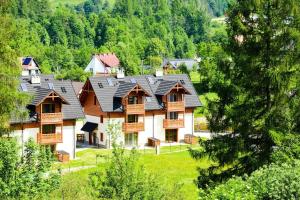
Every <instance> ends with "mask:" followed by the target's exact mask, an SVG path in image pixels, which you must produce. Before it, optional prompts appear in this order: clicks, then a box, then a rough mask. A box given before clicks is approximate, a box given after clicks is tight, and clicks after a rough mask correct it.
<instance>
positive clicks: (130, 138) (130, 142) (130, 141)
mask: <svg viewBox="0 0 300 200" xmlns="http://www.w3.org/2000/svg"><path fill="white" fill-rule="evenodd" d="M137 144H138V134H137V133H126V134H125V146H137Z"/></svg>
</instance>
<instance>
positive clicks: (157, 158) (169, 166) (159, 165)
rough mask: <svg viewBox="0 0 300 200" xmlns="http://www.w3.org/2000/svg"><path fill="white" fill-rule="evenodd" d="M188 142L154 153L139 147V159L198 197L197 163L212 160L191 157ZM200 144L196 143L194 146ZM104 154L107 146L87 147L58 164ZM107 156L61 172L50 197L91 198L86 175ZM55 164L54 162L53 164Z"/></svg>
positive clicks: (167, 182) (166, 180)
mask: <svg viewBox="0 0 300 200" xmlns="http://www.w3.org/2000/svg"><path fill="white" fill-rule="evenodd" d="M186 148H187V146H181V147H180V146H172V148H171V150H170V148H169V147H162V148H161V154H160V155H156V154H154V150H153V149H151V150H145V151H144V150H140V155H141V156H140V160H139V162H140V163H141V164H142V165H144V166H145V168H146V169H147V170H148V171H151V172H152V173H155V174H156V175H157V176H158V178H159V180H160V181H161V182H162V183H164V184H165V185H167V186H170V187H171V186H173V185H174V184H176V183H178V184H182V189H181V190H182V191H181V192H182V193H183V195H184V197H185V199H187V200H189V199H197V196H198V193H197V188H196V186H195V184H194V183H193V180H195V179H196V178H197V175H198V172H197V167H201V168H207V167H209V165H210V164H211V163H210V162H209V160H208V159H203V160H200V161H196V160H194V159H192V158H191V157H190V155H189V152H188V151H185V149H186ZM193 148H199V147H196V146H195V147H193ZM97 154H98V155H99V154H100V155H104V156H107V155H109V154H110V151H109V150H106V149H88V150H84V151H81V152H78V153H77V157H78V159H77V160H74V161H71V162H70V163H69V164H60V165H61V166H62V167H64V168H67V167H68V166H70V167H75V166H81V165H82V164H84V165H95V164H96V155H97ZM108 159H109V158H108V157H105V158H98V162H97V168H96V167H93V168H90V169H84V170H80V171H77V172H71V173H68V174H65V175H63V177H62V180H63V182H62V186H61V188H60V189H58V190H56V191H54V192H53V193H51V194H50V198H51V199H61V198H62V194H64V199H76V200H78V199H92V197H90V193H89V191H90V190H91V188H90V187H89V185H88V175H89V173H91V172H93V171H94V170H103V169H104V168H105V166H106V163H107V161H108ZM56 167H57V166H56Z"/></svg>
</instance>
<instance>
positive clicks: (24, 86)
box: [21, 83, 28, 92]
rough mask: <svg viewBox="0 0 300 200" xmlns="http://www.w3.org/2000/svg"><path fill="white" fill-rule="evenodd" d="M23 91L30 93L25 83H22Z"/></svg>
mask: <svg viewBox="0 0 300 200" xmlns="http://www.w3.org/2000/svg"><path fill="white" fill-rule="evenodd" d="M21 89H22V91H24V92H27V91H28V89H27V85H26V84H25V83H21Z"/></svg>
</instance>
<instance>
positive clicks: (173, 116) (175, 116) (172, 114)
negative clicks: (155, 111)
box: [167, 112, 178, 120]
mask: <svg viewBox="0 0 300 200" xmlns="http://www.w3.org/2000/svg"><path fill="white" fill-rule="evenodd" d="M167 119H173V120H176V119H178V112H169V113H168V116H167Z"/></svg>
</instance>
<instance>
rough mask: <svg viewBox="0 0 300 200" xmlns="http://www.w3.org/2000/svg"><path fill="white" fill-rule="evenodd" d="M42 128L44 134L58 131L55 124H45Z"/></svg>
mask: <svg viewBox="0 0 300 200" xmlns="http://www.w3.org/2000/svg"><path fill="white" fill-rule="evenodd" d="M42 129H43V130H42V133H43V134H51V133H55V132H56V131H55V125H54V124H47V125H43V127H42Z"/></svg>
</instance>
